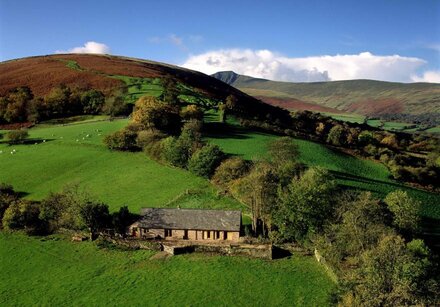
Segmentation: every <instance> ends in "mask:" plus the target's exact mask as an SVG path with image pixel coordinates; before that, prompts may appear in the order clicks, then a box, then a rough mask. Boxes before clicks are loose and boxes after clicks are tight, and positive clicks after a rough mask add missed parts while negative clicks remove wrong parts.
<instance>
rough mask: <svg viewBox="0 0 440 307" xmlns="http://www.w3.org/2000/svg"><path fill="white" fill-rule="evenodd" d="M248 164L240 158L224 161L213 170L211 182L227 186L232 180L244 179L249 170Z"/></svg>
mask: <svg viewBox="0 0 440 307" xmlns="http://www.w3.org/2000/svg"><path fill="white" fill-rule="evenodd" d="M249 164H250V163H249V162H247V161H246V160H244V159H242V158H240V157H232V158H229V159H226V160H224V161H223V162H222V163H221V164H220V165H219V166H218V167H217V169H216V170H215V173H214V176H213V177H212V181H213V182H214V183H216V184H218V185H221V186H227V185H228V184H229V183H230V182H232V181H233V180H236V179H239V178H242V177H244V176H245V175H246V174H247V173H248V172H249V169H250V165H249Z"/></svg>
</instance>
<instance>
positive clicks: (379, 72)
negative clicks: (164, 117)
mask: <svg viewBox="0 0 440 307" xmlns="http://www.w3.org/2000/svg"><path fill="white" fill-rule="evenodd" d="M424 64H426V61H424V60H422V59H419V58H415V57H404V56H400V55H387V56H379V55H374V54H372V53H370V52H362V53H359V54H351V55H350V54H349V55H339V54H338V55H322V56H311V57H298V58H293V57H286V56H284V55H281V54H279V53H276V52H273V51H270V50H251V49H222V50H214V51H210V52H206V53H203V54H199V55H192V56H190V57H189V58H188V59H187V60H186V62H185V63H183V65H182V66H184V67H186V68H190V69H194V70H198V71H202V72H204V73H207V74H212V73H215V72H217V71H223V70H233V71H235V72H237V73H239V74H244V75H249V76H253V77H257V78H265V79H271V80H279V81H294V82H314V81H328V80H349V79H375V80H384V81H397V82H411V81H413V79H412V76H413V75H415V74H416V71H417V70H418V69H419V68H420V67H421V66H422V65H424Z"/></svg>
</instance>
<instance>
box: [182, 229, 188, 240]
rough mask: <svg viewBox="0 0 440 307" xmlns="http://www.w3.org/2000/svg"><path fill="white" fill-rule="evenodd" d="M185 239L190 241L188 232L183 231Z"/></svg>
mask: <svg viewBox="0 0 440 307" xmlns="http://www.w3.org/2000/svg"><path fill="white" fill-rule="evenodd" d="M183 239H184V240H188V230H184V231H183Z"/></svg>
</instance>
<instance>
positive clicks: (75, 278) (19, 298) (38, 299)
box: [0, 232, 334, 306]
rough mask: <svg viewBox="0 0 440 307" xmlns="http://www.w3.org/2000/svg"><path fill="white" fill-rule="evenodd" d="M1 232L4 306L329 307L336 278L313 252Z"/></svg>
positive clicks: (1, 301) (1, 302) (0, 289)
mask: <svg viewBox="0 0 440 307" xmlns="http://www.w3.org/2000/svg"><path fill="white" fill-rule="evenodd" d="M58 239H59V238H58V237H48V238H38V237H28V236H25V235H20V234H13V235H12V234H7V233H3V232H0V259H1V261H0V272H2V274H1V276H2V278H1V279H0V305H1V306H30V305H35V304H38V305H50V306H66V305H67V306H71V305H75V306H109V305H110V306H118V305H124V306H159V305H160V306H182V305H186V306H256V305H258V306H328V305H330V303H329V297H330V293H331V291H332V290H333V288H334V284H333V283H332V281H331V280H330V278H329V277H328V276H327V275H326V274H325V273H324V270H323V269H322V268H321V267H320V265H319V264H318V263H317V262H316V261H315V260H314V259H313V258H312V257H305V256H300V255H295V256H293V257H290V258H284V259H279V260H274V261H265V260H259V259H247V258H244V257H225V256H207V255H198V254H191V255H180V256H175V257H170V258H166V259H154V258H151V257H152V256H153V255H155V253H154V252H151V251H132V252H126V251H118V250H112V249H100V248H98V247H97V246H96V245H95V244H94V243H90V242H83V243H71V242H68V241H66V240H64V239H60V240H58Z"/></svg>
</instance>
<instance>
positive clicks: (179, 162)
mask: <svg viewBox="0 0 440 307" xmlns="http://www.w3.org/2000/svg"><path fill="white" fill-rule="evenodd" d="M162 149H163V152H162V159H163V160H165V161H167V162H168V163H170V164H171V165H174V166H177V167H181V168H186V165H187V162H188V149H187V147H186V146H185V145H184V144H183V143H182V142H179V141H178V139H177V138H176V137H172V136H170V137H167V138H166V139H164V140H163V141H162Z"/></svg>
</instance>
